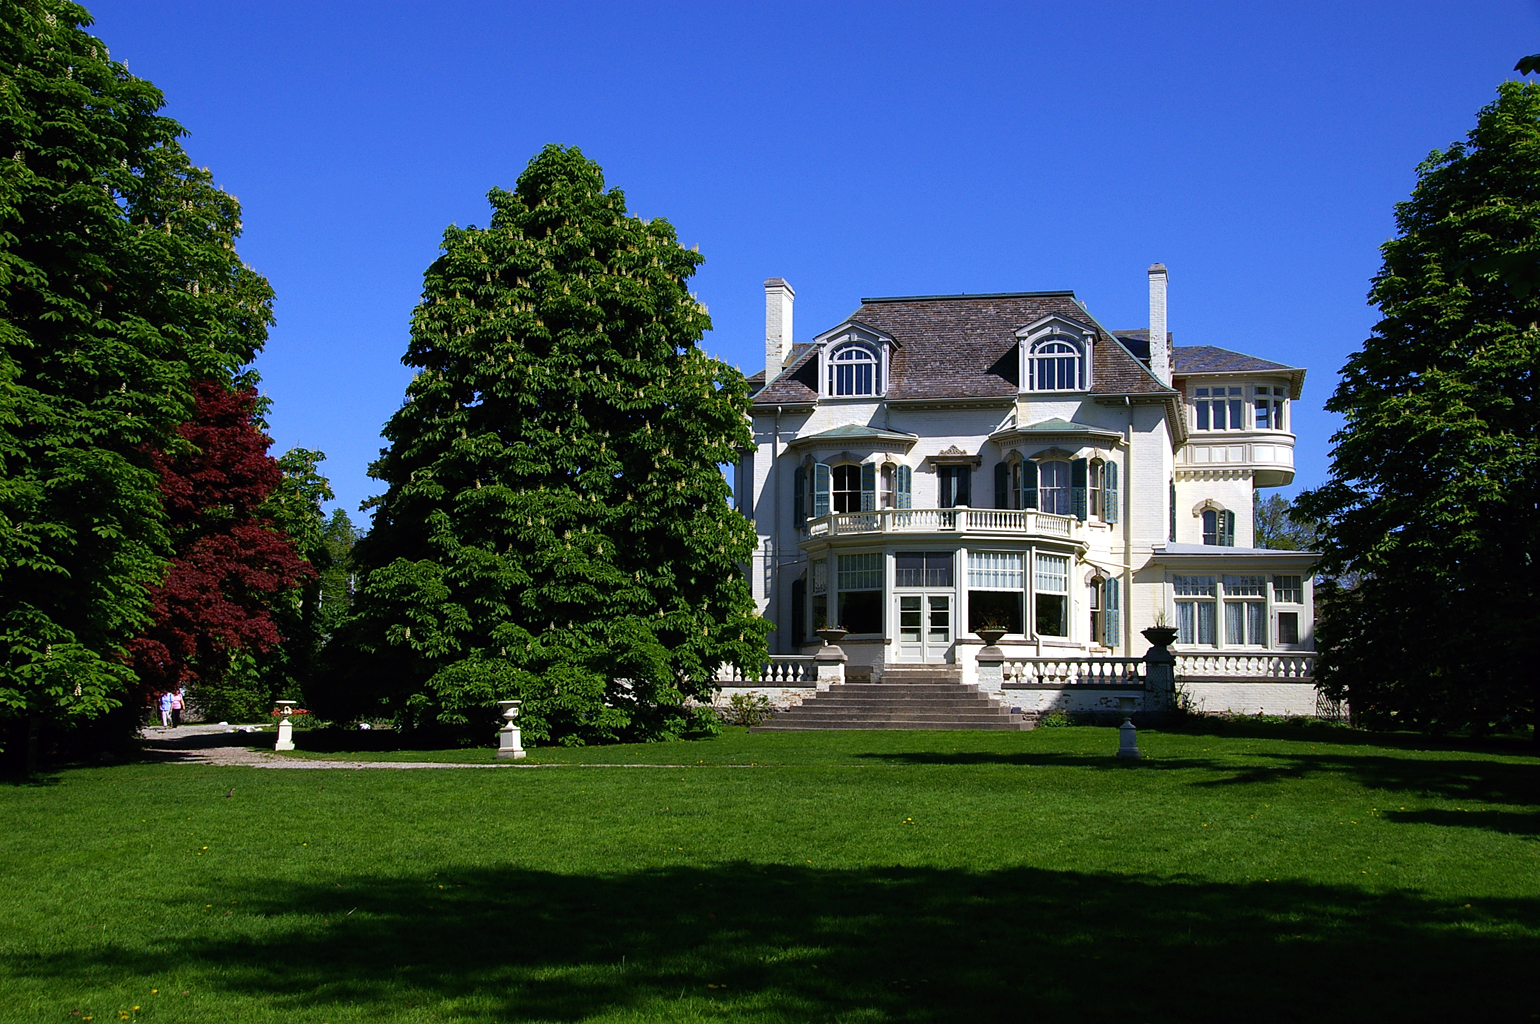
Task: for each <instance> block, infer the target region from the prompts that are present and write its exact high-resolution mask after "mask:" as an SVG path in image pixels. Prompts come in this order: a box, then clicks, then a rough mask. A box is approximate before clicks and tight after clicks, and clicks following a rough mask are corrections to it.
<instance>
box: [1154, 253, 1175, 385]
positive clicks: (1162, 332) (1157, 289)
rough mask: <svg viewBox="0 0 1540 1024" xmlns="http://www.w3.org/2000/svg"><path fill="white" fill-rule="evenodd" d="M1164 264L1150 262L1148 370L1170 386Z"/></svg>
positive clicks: (1169, 345) (1169, 348)
mask: <svg viewBox="0 0 1540 1024" xmlns="http://www.w3.org/2000/svg"><path fill="white" fill-rule="evenodd" d="M1167 330H1168V328H1167V321H1166V265H1165V264H1164V263H1151V264H1150V370H1151V371H1152V372H1153V373H1154V374H1155V376H1156V377H1158V378H1160V382H1161V383H1162V384H1164V385H1166V386H1167V387H1170V386H1171V342H1170V341H1168V340H1167V338H1166V333H1167Z"/></svg>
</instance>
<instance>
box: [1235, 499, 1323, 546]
mask: <svg viewBox="0 0 1540 1024" xmlns="http://www.w3.org/2000/svg"><path fill="white" fill-rule="evenodd" d="M1252 508H1253V509H1254V512H1253V520H1252V522H1253V526H1254V527H1255V529H1256V545H1257V547H1259V548H1269V549H1271V550H1273V551H1314V550H1315V548H1316V545H1317V544H1319V543H1320V531H1318V530H1317V529H1316V526H1315V524H1314V523H1312V522H1310V521H1309V520H1308V519H1299V518H1296V516H1295V513H1294V509H1293V507H1292V506H1291V505H1290V504H1289V501H1288V499H1287V498H1285V497H1284V496H1283V495H1281V494H1269V495H1267V496H1266V497H1263V496H1262V495H1261V494H1260V493H1259V492H1256V491H1253V492H1252Z"/></svg>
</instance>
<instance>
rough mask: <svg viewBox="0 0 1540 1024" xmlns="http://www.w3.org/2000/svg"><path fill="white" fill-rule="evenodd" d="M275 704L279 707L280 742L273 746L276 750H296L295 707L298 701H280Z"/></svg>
mask: <svg viewBox="0 0 1540 1024" xmlns="http://www.w3.org/2000/svg"><path fill="white" fill-rule="evenodd" d="M273 703H275V704H277V705H278V710H279V712H280V714H279V715H278V742H277V743H274V744H273V749H274V750H293V749H294V719H293V717H292V716H293V714H294V707H295V705H297V704H298V703H299V701H297V700H280V701H274V702H273Z"/></svg>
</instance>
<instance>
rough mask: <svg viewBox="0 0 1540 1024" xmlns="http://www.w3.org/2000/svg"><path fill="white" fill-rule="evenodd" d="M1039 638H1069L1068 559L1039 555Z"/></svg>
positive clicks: (1036, 580)
mask: <svg viewBox="0 0 1540 1024" xmlns="http://www.w3.org/2000/svg"><path fill="white" fill-rule="evenodd" d="M1032 588H1033V590H1034V591H1035V592H1036V593H1035V594H1034V598H1035V600H1036V604H1037V608H1036V615H1034V616H1033V618H1034V620H1035V621H1036V625H1037V635H1038V636H1069V559H1068V558H1067V557H1065V556H1063V555H1044V554H1039V555H1038V556H1037V558H1036V560H1035V561H1034V563H1033V572H1032Z"/></svg>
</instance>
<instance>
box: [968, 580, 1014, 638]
mask: <svg viewBox="0 0 1540 1024" xmlns="http://www.w3.org/2000/svg"><path fill="white" fill-rule="evenodd" d="M1022 597H1023V595H1022V593H1021V592H1020V591H1017V592H1015V593H1012V592H1010V591H1005V590H970V591H968V632H970V633H977V632H978V631H979V630H981V629H983V628H984V624H985V623H986V622H993V623H998V624H999V625H1001V626H1003V627H1005V631H1006V632H1007V633H1020V632H1022V631H1023V630H1022V620H1021V602H1022Z"/></svg>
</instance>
